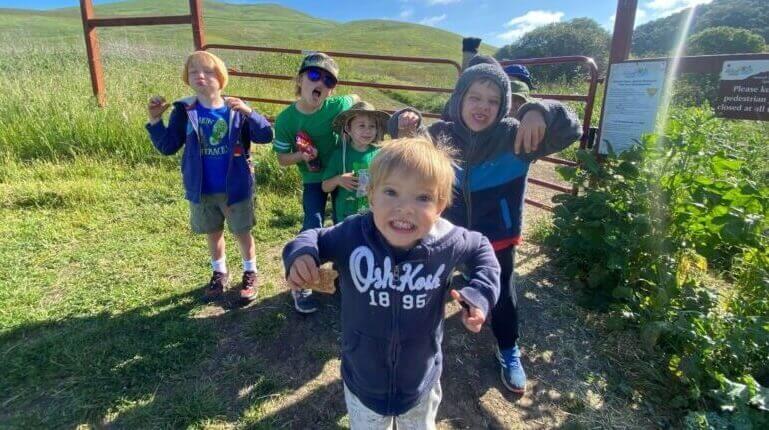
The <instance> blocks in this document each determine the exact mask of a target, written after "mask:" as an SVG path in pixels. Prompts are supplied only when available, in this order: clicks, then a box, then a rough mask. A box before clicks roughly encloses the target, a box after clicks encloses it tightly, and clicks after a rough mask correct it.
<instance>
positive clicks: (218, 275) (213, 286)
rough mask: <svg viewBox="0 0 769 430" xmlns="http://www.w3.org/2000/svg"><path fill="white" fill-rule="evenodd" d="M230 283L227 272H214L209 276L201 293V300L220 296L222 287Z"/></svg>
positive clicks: (210, 299)
mask: <svg viewBox="0 0 769 430" xmlns="http://www.w3.org/2000/svg"><path fill="white" fill-rule="evenodd" d="M229 283H230V277H229V275H228V274H227V273H222V272H214V274H213V275H212V276H211V280H210V281H208V285H206V290H205V292H204V293H203V301H206V302H211V301H214V300H218V299H220V298H222V294H224V289H225V288H227V285H228V284H229Z"/></svg>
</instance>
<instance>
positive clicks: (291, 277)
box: [286, 254, 320, 290]
mask: <svg viewBox="0 0 769 430" xmlns="http://www.w3.org/2000/svg"><path fill="white" fill-rule="evenodd" d="M286 280H287V281H288V286H289V287H290V288H291V289H292V290H293V289H297V288H302V287H304V286H305V285H307V284H315V283H318V281H320V274H319V273H318V263H316V262H315V259H314V258H312V257H311V256H309V255H307V254H304V255H300V256H299V257H297V258H296V260H294V264H292V265H291V269H289V271H288V279H286Z"/></svg>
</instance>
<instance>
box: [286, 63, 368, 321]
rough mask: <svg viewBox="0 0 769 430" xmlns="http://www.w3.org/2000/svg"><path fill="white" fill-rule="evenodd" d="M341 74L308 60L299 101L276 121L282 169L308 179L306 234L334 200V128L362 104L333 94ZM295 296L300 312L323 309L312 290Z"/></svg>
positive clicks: (304, 183)
mask: <svg viewBox="0 0 769 430" xmlns="http://www.w3.org/2000/svg"><path fill="white" fill-rule="evenodd" d="M338 74H339V66H337V64H336V62H335V61H334V59H333V58H331V57H329V56H328V55H326V54H324V53H322V52H314V53H310V54H309V55H307V56H306V57H304V59H303V60H302V64H301V65H300V66H299V72H298V73H297V75H296V93H295V95H296V97H297V100H296V102H294V103H292V104H291V105H289V106H288V107H287V108H286V109H284V110H283V111H282V112H281V113H280V114H278V116H277V118H275V140H273V142H272V148H273V150H274V151H275V152H276V153H277V156H278V163H280V165H281V166H291V165H294V164H296V165H297V167H298V168H299V173H300V174H301V175H302V210H303V212H304V220H303V222H302V231H304V230H308V229H312V228H320V227H322V226H323V221H324V218H325V210H326V200H327V199H328V193H325V192H323V188H322V185H321V183H322V182H323V172H324V170H325V168H326V166H328V163H329V160H330V158H331V154H332V153H333V152H334V150H335V149H336V148H337V146H338V139H339V136H338V135H337V133H336V131H335V130H334V128H333V126H332V124H333V122H334V118H336V116H337V115H338V114H339V113H341V112H343V111H346V110H347V109H349V108H350V107H351V106H352V105H353V104H355V103H356V102H358V101H360V98H359V97H358V96H357V95H354V94H351V95H345V96H332V95H331V94H332V93H333V92H334V88H335V87H336V84H337V76H338ZM297 138H299V142H298V141H297ZM306 140H310V141H311V146H310V145H306V143H307V142H306ZM297 143H299V145H297ZM311 161H312V163H310V162H311ZM318 162H319V163H318ZM318 164H319V165H320V166H318ZM291 294H292V296H293V299H294V308H295V309H296V310H297V311H298V312H300V313H303V314H310V313H313V312H315V311H316V310H317V309H318V305H317V302H316V301H315V299H314V298H313V297H312V291H311V290H309V289H302V290H296V291H292V293H291Z"/></svg>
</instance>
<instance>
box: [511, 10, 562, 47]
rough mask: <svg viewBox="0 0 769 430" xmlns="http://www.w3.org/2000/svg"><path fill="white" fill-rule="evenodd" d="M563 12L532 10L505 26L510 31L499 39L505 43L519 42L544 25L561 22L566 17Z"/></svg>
mask: <svg viewBox="0 0 769 430" xmlns="http://www.w3.org/2000/svg"><path fill="white" fill-rule="evenodd" d="M564 15H565V14H564V13H563V12H550V11H546V10H532V11H529V12H526V14H525V15H522V16H518V17H515V18H513V19H511V20H510V21H508V22H507V24H505V27H508V28H510V30H508V31H506V32H504V33H500V34H497V38H498V39H500V40H502V41H504V42H508V43H509V42H512V41H514V40H517V39H518V38H520V37H521V36H523V35H524V34H526V33H528V32H530V31H531V30H534V29H535V28H537V27H541V26H543V25H547V24H552V23H555V22H560V21H561V19H563V17H564Z"/></svg>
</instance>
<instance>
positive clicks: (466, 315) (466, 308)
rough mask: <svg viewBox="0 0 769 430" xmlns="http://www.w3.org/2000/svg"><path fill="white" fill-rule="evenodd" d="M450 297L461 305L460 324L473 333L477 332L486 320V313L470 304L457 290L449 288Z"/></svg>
mask: <svg viewBox="0 0 769 430" xmlns="http://www.w3.org/2000/svg"><path fill="white" fill-rule="evenodd" d="M451 298H453V299H454V300H456V301H457V302H458V303H459V304H460V305H462V309H463V310H462V324H464V325H465V328H467V329H468V330H470V331H471V332H473V333H478V332H480V331H481V328H482V327H483V323H484V322H485V321H486V315H484V313H483V311H481V310H480V309H478V308H476V307H473V306H471V305H470V304H469V303H467V302H466V301H465V299H463V298H462V295H461V294H459V292H458V291H457V290H451Z"/></svg>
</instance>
